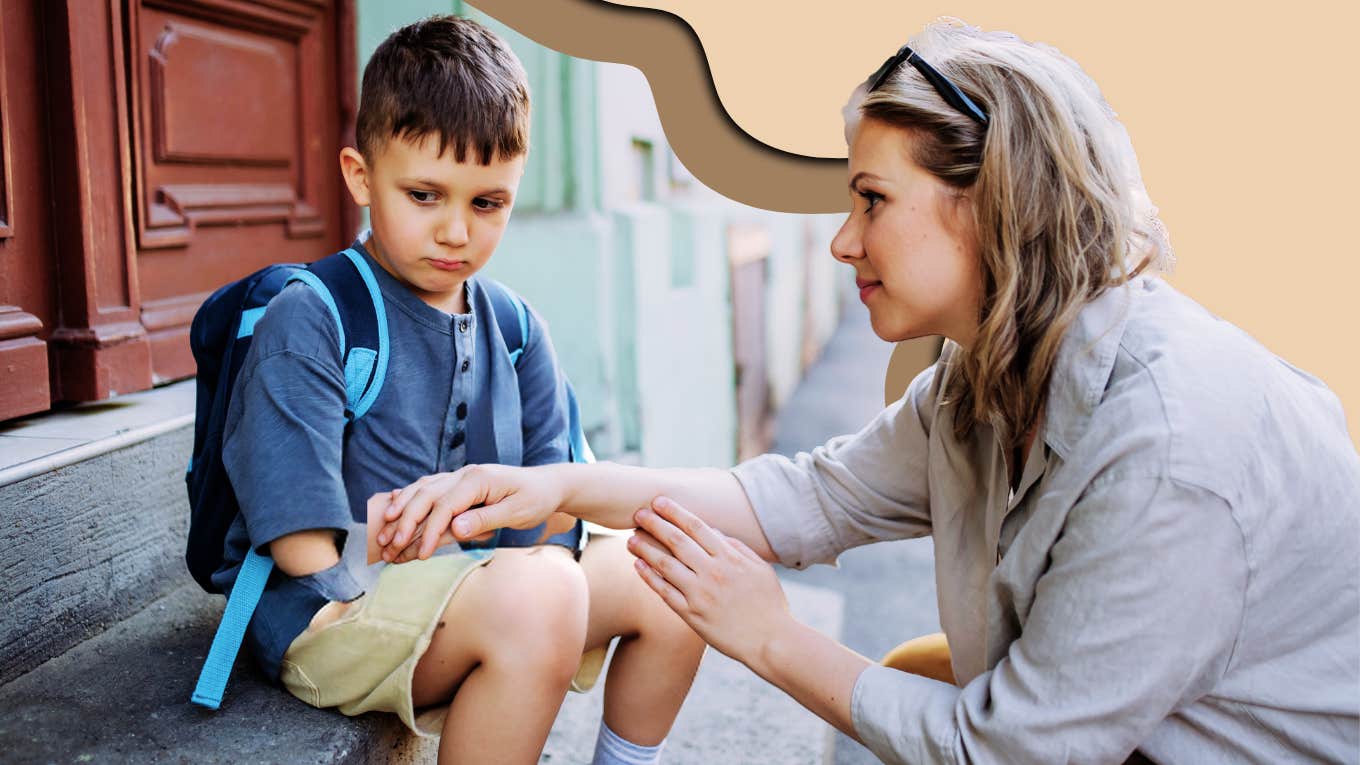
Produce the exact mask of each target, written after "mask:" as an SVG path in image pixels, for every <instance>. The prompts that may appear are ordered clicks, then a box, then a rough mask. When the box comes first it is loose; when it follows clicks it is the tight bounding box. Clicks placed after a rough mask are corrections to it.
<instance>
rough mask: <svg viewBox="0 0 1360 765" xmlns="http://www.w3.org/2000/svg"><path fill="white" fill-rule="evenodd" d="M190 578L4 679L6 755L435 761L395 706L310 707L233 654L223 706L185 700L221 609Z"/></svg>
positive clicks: (22, 760)
mask: <svg viewBox="0 0 1360 765" xmlns="http://www.w3.org/2000/svg"><path fill="white" fill-rule="evenodd" d="M222 604H223V600H222V597H221V596H220V595H208V594H206V593H204V592H202V591H200V590H199V589H198V587H197V585H193V584H190V585H188V586H185V587H181V588H179V589H176V590H174V591H172V592H171V593H170V594H168V595H166V596H164V597H162V598H160V599H158V600H155V601H154V602H152V603H151V604H150V605H149V606H147V607H146V608H144V609H143V610H142V611H140V612H138V613H137V614H135V615H133V616H132V617H131V618H129V619H127V620H125V621H123V622H121V623H119V624H117V625H115V626H113V627H112V628H111V629H109V630H107V631H106V632H104V633H102V634H100V635H98V636H97V637H94V638H92V639H90V640H87V641H85V642H83V643H81V644H80V645H78V646H76V647H75V648H72V649H71V650H69V651H67V652H66V653H64V654H62V655H61V656H58V657H56V658H54V659H52V660H50V661H48V662H46V663H45V664H43V665H42V666H40V667H38V668H37V669H35V670H33V671H32V672H29V673H27V674H25V675H23V676H22V677H20V678H19V679H17V680H15V681H13V682H10V683H8V684H6V685H4V686H0V752H4V755H3V756H0V760H3V761H4V762H6V763H9V764H10V765H24V764H27V763H33V764H34V765H38V764H40V763H81V762H90V763H124V762H126V763H185V762H193V763H224V764H225V763H233V764H234V763H240V762H251V763H299V764H300V763H316V764H317V765H323V764H324V765H340V764H341V763H343V764H345V765H350V764H351V763H388V762H391V763H403V762H434V752H435V749H434V748H433V746H432V745H431V744H429V743H425V742H421V741H419V740H417V739H415V738H414V737H412V736H410V735H409V734H408V733H407V732H406V730H405V728H404V727H403V726H402V725H401V723H400V722H398V720H397V718H396V717H394V716H391V715H365V716H363V717H360V718H348V717H344V716H343V715H340V714H337V713H335V712H332V711H328V710H319V709H313V708H312V707H309V706H307V705H306V704H304V703H302V702H301V701H298V700H297V699H294V698H293V697H292V696H290V695H288V694H287V693H286V692H283V691H281V690H279V689H278V688H276V687H272V686H271V685H269V684H268V683H267V682H266V681H265V679H264V677H263V676H262V675H261V674H260V673H259V672H258V671H257V670H256V669H255V667H254V664H253V662H251V661H250V660H248V659H246V658H244V657H242V658H238V659H237V662H236V669H235V671H233V673H232V678H231V684H230V685H229V686H228V687H227V693H226V697H225V698H224V699H223V702H222V707H221V708H220V709H218V710H217V711H215V712H214V711H209V710H205V709H203V708H201V707H198V706H196V705H194V704H191V703H190V702H189V695H190V693H191V692H192V691H193V686H194V682H195V680H196V679H197V677H198V670H199V668H200V667H201V666H202V664H203V656H204V654H205V653H206V652H207V648H208V645H209V643H210V642H211V640H212V635H213V632H214V630H216V628H217V622H218V619H219V618H220V617H221V614H222Z"/></svg>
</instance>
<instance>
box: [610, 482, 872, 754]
mask: <svg viewBox="0 0 1360 765" xmlns="http://www.w3.org/2000/svg"><path fill="white" fill-rule="evenodd" d="M637 521H638V527H639V529H638V532H637V533H636V534H635V535H634V536H633V538H632V539H630V540H629V541H628V547H629V550H631V551H632V552H633V554H634V555H636V556H638V561H637V564H636V567H637V570H638V573H639V574H640V575H641V576H642V578H643V580H644V581H646V582H647V584H648V585H649V586H651V588H652V589H653V590H655V591H656V593H657V594H658V595H660V596H661V599H662V600H664V601H665V602H666V604H667V605H668V606H670V607H671V608H672V609H673V610H674V611H675V612H676V613H677V614H679V615H680V617H681V618H682V619H684V620H685V622H686V623H688V624H689V625H690V626H691V627H692V628H694V631H695V632H697V633H698V634H699V636H700V637H702V638H703V639H704V640H705V641H706V642H708V643H709V644H710V645H712V646H713V647H714V648H717V649H718V650H719V651H721V652H723V653H724V654H726V655H727V656H730V657H732V658H733V659H736V660H737V661H740V662H742V663H743V664H745V665H747V666H748V667H750V668H751V670H753V671H754V672H755V673H756V674H757V675H760V676H761V677H762V678H764V679H765V680H766V681H768V682H770V683H771V684H773V685H775V686H777V687H779V688H781V689H782V690H783V691H784V692H786V693H788V694H789V695H790V696H792V697H793V698H794V699H795V700H797V701H798V702H799V703H800V704H802V705H803V706H805V707H807V708H808V709H809V710H811V711H812V712H813V713H814V714H816V715H817V716H818V717H821V718H822V719H823V720H826V721H827V722H829V723H831V724H832V725H834V726H836V727H837V728H839V729H840V730H841V731H842V732H843V733H845V734H846V735H847V736H850V737H852V738H855V739H857V740H858V736H857V735H856V733H855V728H854V723H853V722H852V720H851V715H850V699H851V693H852V691H853V690H854V687H855V682H856V681H857V680H858V678H859V675H860V673H861V672H863V671H864V669H865V668H866V667H868V666H869V665H870V664H871V663H872V662H870V661H869V660H868V659H866V658H865V657H863V656H860V655H859V654H857V653H855V652H854V651H852V650H850V649H849V648H847V647H845V646H843V645H841V644H840V643H837V642H836V641H835V640H832V639H831V638H829V637H827V636H826V635H823V634H821V633H820V632H817V631H816V630H814V629H812V628H811V627H808V626H806V625H804V624H801V623H799V622H798V621H797V620H796V619H794V618H793V615H792V614H790V613H789V608H788V601H787V600H786V599H785V597H784V591H783V589H782V588H781V587H780V585H779V579H778V577H776V576H775V573H774V569H773V568H772V567H771V566H770V565H769V564H768V563H766V562H765V561H763V560H761V559H760V558H759V557H758V556H757V555H756V554H755V553H754V552H753V551H752V550H751V549H750V548H749V547H747V546H746V545H744V544H743V543H741V542H740V541H737V540H735V539H732V538H731V537H726V536H724V535H722V534H720V533H718V531H717V530H715V529H713V528H712V527H710V526H708V525H706V524H705V523H704V522H703V521H702V520H700V519H699V518H698V517H696V516H695V515H694V514H692V513H690V512H688V511H686V510H685V509H684V508H682V507H680V506H679V505H677V504H676V503H675V502H673V501H671V500H670V499H668V498H664V497H663V498H660V499H657V500H656V501H655V502H653V503H652V505H651V507H650V508H644V509H643V510H640V511H638V513H637Z"/></svg>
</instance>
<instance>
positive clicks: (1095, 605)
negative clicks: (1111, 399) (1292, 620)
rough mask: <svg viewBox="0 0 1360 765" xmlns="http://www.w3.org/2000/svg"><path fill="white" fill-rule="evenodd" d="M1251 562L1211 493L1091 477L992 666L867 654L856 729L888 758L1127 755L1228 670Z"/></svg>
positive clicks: (857, 692) (1090, 759) (1047, 759)
mask: <svg viewBox="0 0 1360 765" xmlns="http://www.w3.org/2000/svg"><path fill="white" fill-rule="evenodd" d="M1247 576H1248V569H1247V563H1246V553H1245V549H1244V542H1243V536H1242V533H1241V531H1240V528H1239V527H1238V524H1237V521H1236V519H1235V517H1234V515H1233V513H1232V511H1231V509H1230V507H1229V506H1228V504H1227V503H1226V502H1225V501H1224V500H1222V499H1221V498H1220V497H1218V496H1217V495H1215V494H1212V493H1210V492H1208V491H1206V490H1203V489H1200V488H1197V487H1194V486H1187V485H1183V484H1180V483H1177V482H1174V481H1171V480H1168V479H1164V478H1149V479H1126V480H1118V481H1111V482H1108V483H1106V484H1104V485H1097V486H1093V488H1091V489H1089V490H1088V491H1087V492H1086V494H1085V495H1084V496H1083V497H1082V498H1081V499H1080V500H1079V501H1078V502H1077V503H1076V504H1075V505H1074V506H1073V507H1072V508H1071V510H1070V512H1069V514H1068V518H1067V522H1066V525H1065V526H1064V528H1063V531H1062V536H1061V537H1060V538H1059V540H1058V542H1057V543H1056V544H1055V545H1054V546H1053V548H1052V555H1051V565H1050V567H1049V569H1048V570H1047V572H1046V573H1044V575H1043V576H1041V577H1040V578H1039V580H1038V582H1037V583H1036V588H1035V591H1034V599H1033V603H1032V605H1031V607H1030V609H1029V613H1028V617H1027V618H1026V619H1025V623H1024V626H1023V629H1022V632H1021V636H1020V638H1019V639H1017V640H1016V641H1015V642H1013V643H1012V644H1011V645H1010V648H1009V650H1008V652H1007V654H1006V656H1005V657H1004V658H1002V659H1001V660H1000V661H999V662H998V663H997V665H996V666H995V668H994V669H992V670H991V671H989V672H985V673H983V674H982V675H979V676H978V677H976V678H974V679H973V681H972V682H970V683H968V684H967V685H966V686H964V687H963V688H961V689H960V688H955V687H954V686H951V685H947V684H945V683H940V682H936V681H934V680H928V679H925V678H922V677H918V676H915V675H910V674H907V673H904V672H899V671H897V670H893V669H888V668H886V667H880V666H875V667H870V668H869V669H867V670H865V671H864V672H863V673H862V674H861V675H860V678H859V680H858V682H857V683H856V685H855V689H854V694H853V696H852V699H851V714H852V719H853V721H854V725H855V730H856V732H857V733H858V735H859V737H860V739H861V740H862V741H863V743H864V744H865V745H866V746H868V747H869V749H870V750H872V751H873V752H874V754H876V755H877V756H878V757H879V758H880V759H882V760H883V761H884V762H890V763H926V762H930V763H934V762H946V763H975V762H1010V763H1052V762H1068V763H1109V762H1123V761H1124V759H1125V758H1127V757H1128V756H1129V754H1130V753H1131V752H1132V751H1133V750H1134V749H1135V748H1136V747H1137V746H1138V745H1139V744H1140V743H1141V742H1143V741H1144V740H1146V739H1147V737H1148V736H1149V735H1150V734H1151V733H1152V731H1153V729H1154V728H1155V727H1156V726H1157V725H1158V724H1159V723H1160V722H1161V721H1162V720H1163V719H1164V718H1166V717H1167V715H1169V714H1170V713H1171V712H1172V711H1173V710H1175V709H1177V708H1178V707H1180V706H1181V705H1183V704H1187V703H1189V702H1192V701H1194V700H1195V699H1196V698H1198V697H1199V696H1201V695H1203V694H1204V693H1206V692H1208V691H1209V690H1210V689H1211V688H1212V687H1213V686H1214V684H1215V683H1216V682H1217V681H1218V679H1219V678H1220V677H1222V675H1223V673H1224V671H1225V670H1226V668H1227V665H1228V664H1229V663H1230V661H1231V655H1232V651H1233V649H1234V648H1235V647H1236V641H1237V638H1238V635H1239V634H1240V631H1241V623H1242V615H1243V609H1244V599H1245V597H1246V587H1247Z"/></svg>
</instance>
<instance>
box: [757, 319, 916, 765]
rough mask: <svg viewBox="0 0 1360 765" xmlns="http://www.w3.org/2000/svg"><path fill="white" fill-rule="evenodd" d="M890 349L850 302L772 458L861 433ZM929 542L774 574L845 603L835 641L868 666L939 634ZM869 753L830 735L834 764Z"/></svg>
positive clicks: (797, 396) (792, 404) (779, 427)
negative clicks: (868, 661) (905, 643)
mask: <svg viewBox="0 0 1360 765" xmlns="http://www.w3.org/2000/svg"><path fill="white" fill-rule="evenodd" d="M891 354H892V346H891V345H890V344H888V343H885V342H883V341H882V340H880V339H878V337H877V336H876V335H875V334H874V332H873V329H871V328H870V326H869V315H868V313H867V311H865V309H864V307H863V306H862V305H860V304H859V303H858V301H856V302H852V303H850V304H849V305H848V306H847V308H846V311H845V316H844V318H843V319H842V320H841V323H840V326H839V327H837V328H836V333H835V335H833V336H832V338H831V341H830V342H829V343H828V344H827V346H826V350H825V351H823V353H822V356H821V358H820V359H818V360H817V362H816V363H815V364H814V365H813V366H812V367H811V368H810V369H809V370H808V373H807V376H806V377H805V378H804V379H803V382H802V383H801V384H800V385H799V386H798V389H797V390H796V391H795V392H794V394H793V396H791V397H790V398H789V401H788V402H787V403H786V404H785V406H784V408H783V409H782V410H781V411H780V412H779V416H778V420H777V422H776V426H775V445H774V449H773V451H775V452H778V453H780V454H786V455H793V454H795V453H797V452H799V451H806V450H809V449H811V448H812V447H814V446H817V445H819V444H821V443H823V442H825V441H826V440H827V439H829V438H831V437H833V436H837V435H840V434H842V433H853V432H855V431H857V430H859V429H860V428H861V427H863V426H864V425H865V424H867V423H868V422H869V420H870V419H872V418H873V416H874V415H875V414H877V413H878V412H879V411H880V410H881V409H882V408H883V381H884V376H885V373H886V371H887V369H888V358H889V357H890V356H891ZM932 550H933V548H932V546H931V542H930V540H929V539H928V538H927V539H914V540H909V541H901V542H885V543H882V544H876V545H870V546H868V547H860V548H857V549H854V550H851V551H849V552H847V553H845V554H844V555H842V556H841V557H840V568H839V570H837V569H833V568H831V567H830V566H813V567H811V568H808V569H806V570H804V571H784V570H781V571H780V576H781V578H782V579H784V580H785V581H787V582H796V583H798V584H801V585H812V586H816V587H824V588H827V589H831V590H835V591H836V592H839V593H841V594H842V595H843V596H844V599H845V602H844V609H845V611H844V614H845V615H844V621H843V623H842V626H841V640H842V641H843V642H844V643H845V644H846V645H848V646H850V648H852V649H854V650H856V651H858V652H859V653H861V654H864V655H865V656H868V657H869V658H871V659H878V658H880V657H882V656H883V654H884V653H886V652H887V651H888V649H890V648H892V647H894V646H896V645H897V644H898V643H901V642H902V641H904V640H907V639H909V638H913V637H916V636H918V635H924V634H927V633H931V632H939V631H940V626H939V613H938V611H937V610H936V605H935V563H934V555H933V552H932ZM876 762H878V760H877V759H876V758H874V756H873V755H871V754H870V753H869V751H868V750H867V749H865V748H863V747H862V746H860V745H859V744H857V743H855V742H854V741H853V740H851V739H849V738H847V737H846V736H844V735H842V734H840V733H837V734H836V744H835V763H836V765H871V764H872V763H876Z"/></svg>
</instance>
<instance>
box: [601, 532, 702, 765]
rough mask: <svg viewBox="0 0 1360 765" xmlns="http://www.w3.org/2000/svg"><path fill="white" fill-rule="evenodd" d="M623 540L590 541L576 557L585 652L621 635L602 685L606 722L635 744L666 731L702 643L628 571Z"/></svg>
mask: <svg viewBox="0 0 1360 765" xmlns="http://www.w3.org/2000/svg"><path fill="white" fill-rule="evenodd" d="M626 539H627V537H622V536H601V537H596V538H594V539H592V540H591V541H590V544H589V545H587V547H586V551H585V553H584V554H583V555H582V556H581V567H582V568H584V569H585V574H586V581H587V582H588V584H589V586H590V623H589V627H588V628H587V631H586V648H587V650H589V649H590V648H595V647H598V646H601V645H605V644H607V643H608V642H609V640H610V638H612V637H614V636H615V635H617V636H619V644H618V647H617V648H615V649H614V657H613V659H611V660H610V664H609V676H608V677H607V678H606V679H605V686H604V723H605V724H606V725H608V726H609V729H610V730H612V731H613V732H614V733H616V734H618V735H619V736H620V737H622V738H624V739H626V740H627V741H629V742H632V743H634V744H640V745H643V746H652V745H655V744H658V743H660V742H661V741H662V740H663V739H665V738H666V734H667V733H669V732H670V729H671V724H672V723H673V722H675V716H676V715H677V714H678V713H679V712H680V705H681V703H683V702H684V700H685V695H686V694H687V693H689V687H690V684H691V683H692V682H693V681H694V674H695V672H697V671H698V669H699V660H700V659H702V658H703V655H704V642H703V641H702V640H700V639H699V636H698V635H696V634H695V633H694V631H693V630H691V629H690V628H689V625H687V624H685V623H684V621H682V620H681V619H680V617H679V616H676V614H675V612H674V611H672V610H671V609H670V607H669V606H667V605H666V604H665V603H664V602H663V601H662V600H661V598H660V597H658V596H657V594H656V593H654V592H652V590H651V589H650V588H649V587H648V586H647V584H646V583H645V582H643V581H642V578H641V577H639V576H638V574H637V571H635V570H634V569H633V560H634V558H633V555H632V553H630V552H628V548H627V547H626V546H625V541H626Z"/></svg>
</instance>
